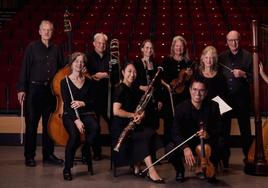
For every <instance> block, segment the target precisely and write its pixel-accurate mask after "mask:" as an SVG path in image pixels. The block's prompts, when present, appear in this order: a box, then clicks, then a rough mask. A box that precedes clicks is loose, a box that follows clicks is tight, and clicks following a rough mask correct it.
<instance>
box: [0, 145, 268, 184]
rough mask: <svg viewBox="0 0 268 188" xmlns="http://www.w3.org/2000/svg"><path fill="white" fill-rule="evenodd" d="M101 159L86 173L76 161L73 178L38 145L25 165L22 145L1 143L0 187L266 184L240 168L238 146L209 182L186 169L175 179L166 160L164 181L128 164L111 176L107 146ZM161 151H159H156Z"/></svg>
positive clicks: (162, 169)
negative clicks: (31, 163) (44, 157)
mask: <svg viewBox="0 0 268 188" xmlns="http://www.w3.org/2000/svg"><path fill="white" fill-rule="evenodd" d="M103 150H104V151H103V154H104V159H103V160H101V161H97V162H96V161H94V162H93V165H94V171H95V174H94V175H93V176H89V175H88V174H87V173H86V169H87V168H86V166H85V165H83V164H82V163H80V162H78V163H77V164H76V165H75V166H74V168H73V169H72V173H73V181H71V182H67V181H64V180H63V177H62V169H63V167H60V166H51V165H43V164H42V161H41V148H40V147H39V148H38V150H37V156H36V161H37V166H36V167H33V168H32V167H26V166H25V165H24V158H23V147H22V146H0V187H1V188H32V187H34V188H35V187H38V188H53V187H55V188H56V187H57V188H69V187H75V188H80V187H83V188H85V187H92V188H103V187H108V188H123V187H124V188H126V187H129V188H142V187H150V188H155V187H156V188H157V187H176V188H177V187H185V186H187V188H193V187H195V188H197V187H202V188H207V187H235V188H239V187H241V188H247V187H248V188H252V187H258V188H262V187H263V188H264V187H265V188H266V187H267V186H268V178H267V177H260V176H250V175H246V174H245V173H244V172H243V168H244V166H243V162H242V158H243V157H242V152H241V149H240V148H234V149H232V156H231V159H230V169H229V170H228V171H227V172H223V171H221V172H218V174H217V178H218V180H219V182H218V183H217V184H216V185H212V184H210V183H208V182H207V181H205V180H199V179H197V178H196V177H195V175H194V173H193V172H189V171H188V170H187V172H186V176H188V178H187V181H186V182H184V183H181V184H179V183H177V182H176V181H175V180H174V178H175V171H174V169H173V168H172V166H171V165H170V164H168V163H163V164H161V165H158V166H156V168H157V170H158V171H159V174H160V175H161V176H162V177H163V178H164V179H165V180H166V184H163V185H158V184H154V183H152V182H150V181H148V180H147V179H144V178H138V177H135V176H133V175H131V173H130V171H129V168H128V167H123V168H120V169H118V172H119V176H118V177H113V176H112V173H111V171H110V149H109V148H108V147H106V148H104V149H103ZM55 153H56V154H57V156H59V157H61V158H63V157H64V148H62V147H57V148H56V152H55ZM158 154H159V155H161V151H160V152H159V153H158Z"/></svg>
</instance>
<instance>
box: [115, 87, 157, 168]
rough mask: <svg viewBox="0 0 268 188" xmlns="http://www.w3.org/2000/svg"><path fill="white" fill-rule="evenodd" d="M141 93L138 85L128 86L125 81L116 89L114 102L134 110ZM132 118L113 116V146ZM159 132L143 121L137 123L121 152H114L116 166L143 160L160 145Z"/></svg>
mask: <svg viewBox="0 0 268 188" xmlns="http://www.w3.org/2000/svg"><path fill="white" fill-rule="evenodd" d="M140 97H141V93H140V90H139V89H138V88H136V87H128V86H127V85H125V84H124V83H120V85H119V86H118V87H117V88H116V90H115V96H114V102H118V103H120V104H122V107H121V108H122V109H123V110H125V111H128V112H134V111H135V109H136V106H137V105H138V102H139V100H140ZM129 121H130V118H122V117H118V116H114V117H113V121H112V126H111V138H112V146H113V147H114V146H115V145H116V143H117V140H118V137H119V136H120V134H121V132H122V131H123V129H124V128H125V127H126V126H127V125H128V123H129ZM156 138H157V133H156V132H155V131H154V129H152V128H151V127H146V125H144V124H143V123H141V124H139V125H137V127H136V128H135V130H134V131H133V132H132V133H131V134H130V136H129V137H128V139H127V140H126V142H125V143H123V144H122V147H121V148H120V151H119V152H113V159H114V163H115V166H124V165H133V164H135V163H137V162H141V161H143V160H144V158H145V157H147V156H148V155H150V153H152V152H153V151H156V150H157V149H158V148H159V147H160V143H158V142H157V139H156Z"/></svg>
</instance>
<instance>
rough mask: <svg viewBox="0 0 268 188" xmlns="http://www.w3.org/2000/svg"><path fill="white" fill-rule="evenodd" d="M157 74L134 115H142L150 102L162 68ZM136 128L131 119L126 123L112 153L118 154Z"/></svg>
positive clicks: (159, 68)
mask: <svg viewBox="0 0 268 188" xmlns="http://www.w3.org/2000/svg"><path fill="white" fill-rule="evenodd" d="M157 69H158V70H157V72H156V73H155V76H154V78H153V79H152V81H151V82H150V84H149V85H148V88H147V90H146V91H145V93H144V94H143V96H142V97H141V99H140V101H139V104H138V106H137V107H136V109H135V114H142V113H143V112H144V110H145V108H146V106H147V104H148V102H149V101H150V99H151V97H152V95H153V92H154V83H155V81H156V79H157V77H158V76H159V74H160V72H162V71H163V68H162V67H158V68H157ZM135 127H136V122H135V121H134V119H133V118H132V119H131V120H130V122H129V123H128V125H127V126H126V127H125V128H124V129H123V131H122V133H121V134H120V136H119V138H118V140H117V143H116V145H115V147H114V151H117V152H119V150H120V148H121V145H122V144H123V143H124V142H125V140H126V139H127V137H128V135H129V134H130V133H131V132H132V131H133V130H134V128H135Z"/></svg>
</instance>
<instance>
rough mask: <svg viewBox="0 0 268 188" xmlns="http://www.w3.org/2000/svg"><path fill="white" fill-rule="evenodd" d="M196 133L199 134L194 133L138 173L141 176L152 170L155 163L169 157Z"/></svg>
mask: <svg viewBox="0 0 268 188" xmlns="http://www.w3.org/2000/svg"><path fill="white" fill-rule="evenodd" d="M198 133H199V132H196V133H194V134H193V135H192V136H190V137H189V138H187V139H186V140H185V141H183V142H182V143H180V144H179V145H177V146H176V147H175V148H173V149H172V150H170V151H169V152H168V153H166V154H165V155H163V156H162V157H160V158H159V159H158V160H156V161H155V162H154V163H153V164H151V165H150V166H148V167H147V168H145V169H144V170H143V171H142V172H140V175H141V176H142V175H143V174H144V173H145V172H146V171H147V170H149V169H150V168H152V167H153V166H154V165H155V164H156V163H158V162H159V161H161V160H162V159H164V158H165V157H167V156H169V155H170V154H171V153H173V152H174V151H175V150H177V149H178V148H180V147H181V146H182V145H183V144H185V143H186V142H188V141H189V140H191V139H193V138H194V137H195V136H197V135H198Z"/></svg>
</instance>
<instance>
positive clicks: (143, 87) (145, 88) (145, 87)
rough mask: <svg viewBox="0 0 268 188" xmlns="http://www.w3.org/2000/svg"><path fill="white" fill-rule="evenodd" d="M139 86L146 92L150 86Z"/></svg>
mask: <svg viewBox="0 0 268 188" xmlns="http://www.w3.org/2000/svg"><path fill="white" fill-rule="evenodd" d="M139 88H140V90H142V91H144V92H145V91H146V90H147V89H148V86H142V85H140V87H139Z"/></svg>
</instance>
